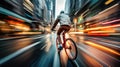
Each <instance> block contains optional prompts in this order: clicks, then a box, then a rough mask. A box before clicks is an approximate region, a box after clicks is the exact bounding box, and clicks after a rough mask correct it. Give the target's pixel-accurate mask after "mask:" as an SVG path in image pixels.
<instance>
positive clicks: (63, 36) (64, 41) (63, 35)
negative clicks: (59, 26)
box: [60, 32, 66, 48]
mask: <svg viewBox="0 0 120 67" xmlns="http://www.w3.org/2000/svg"><path fill="white" fill-rule="evenodd" d="M65 34H66V32H63V33H62V34H61V35H62V37H61V36H60V39H61V41H62V40H63V42H62V46H63V47H64V48H65V45H66V38H65Z"/></svg>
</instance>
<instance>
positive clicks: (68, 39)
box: [65, 38, 77, 60]
mask: <svg viewBox="0 0 120 67" xmlns="http://www.w3.org/2000/svg"><path fill="white" fill-rule="evenodd" d="M68 41H70V42H71V43H72V44H69V45H70V46H72V48H74V55H73V56H71V55H70V53H72V52H70V53H69V51H70V50H71V49H69V48H65V52H66V54H67V56H68V58H69V59H71V60H75V59H76V58H77V46H76V44H75V42H74V41H73V40H72V39H71V38H67V39H66V43H67V42H68Z"/></svg>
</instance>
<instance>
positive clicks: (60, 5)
mask: <svg viewBox="0 0 120 67" xmlns="http://www.w3.org/2000/svg"><path fill="white" fill-rule="evenodd" d="M65 1H66V0H56V13H55V14H56V15H55V18H56V17H57V16H58V15H59V14H60V11H61V10H64V8H65Z"/></svg>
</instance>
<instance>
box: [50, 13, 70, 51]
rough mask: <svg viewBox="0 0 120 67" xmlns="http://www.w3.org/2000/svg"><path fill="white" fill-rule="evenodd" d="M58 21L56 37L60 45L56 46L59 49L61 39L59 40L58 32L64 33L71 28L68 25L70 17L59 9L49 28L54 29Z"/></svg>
mask: <svg viewBox="0 0 120 67" xmlns="http://www.w3.org/2000/svg"><path fill="white" fill-rule="evenodd" d="M58 23H60V27H59V29H58V31H57V37H58V40H59V42H60V43H59V45H60V46H58V49H60V50H61V44H62V41H61V37H60V34H61V33H63V34H65V33H66V32H68V31H69V30H70V28H71V27H70V25H71V21H70V17H69V16H68V15H67V14H66V13H64V11H61V12H60V15H59V16H58V17H57V19H56V20H55V22H54V24H53V26H52V28H51V30H54V28H55V27H56V26H57V24H58Z"/></svg>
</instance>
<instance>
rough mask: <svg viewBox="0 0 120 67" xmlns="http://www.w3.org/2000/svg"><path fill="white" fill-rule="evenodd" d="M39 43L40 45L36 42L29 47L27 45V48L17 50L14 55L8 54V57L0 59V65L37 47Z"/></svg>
mask: <svg viewBox="0 0 120 67" xmlns="http://www.w3.org/2000/svg"><path fill="white" fill-rule="evenodd" d="M39 43H41V41H39V42H36V43H33V44H31V45H29V46H26V47H24V48H22V49H19V50H17V51H16V52H14V53H12V54H10V55H8V56H6V57H4V58H2V59H0V65H1V64H3V63H5V62H7V61H9V60H11V59H12V58H14V57H16V56H18V55H20V54H22V53H23V52H25V51H27V50H29V49H30V48H32V47H34V46H36V45H38V44H39Z"/></svg>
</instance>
